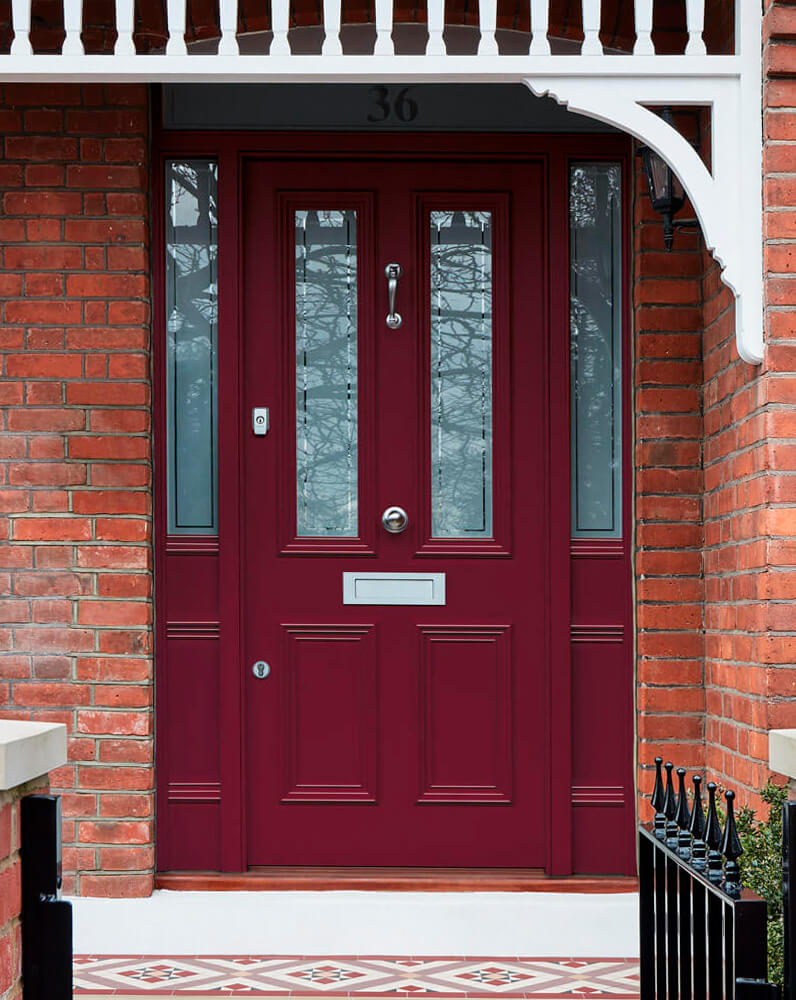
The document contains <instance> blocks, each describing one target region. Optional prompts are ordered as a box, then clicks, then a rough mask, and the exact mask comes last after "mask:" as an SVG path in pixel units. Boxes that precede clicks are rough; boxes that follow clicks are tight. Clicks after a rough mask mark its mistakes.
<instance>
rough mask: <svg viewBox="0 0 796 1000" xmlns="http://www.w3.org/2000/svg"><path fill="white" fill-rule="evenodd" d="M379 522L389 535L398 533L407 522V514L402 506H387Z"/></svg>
mask: <svg viewBox="0 0 796 1000" xmlns="http://www.w3.org/2000/svg"><path fill="white" fill-rule="evenodd" d="M381 523H382V524H383V525H384V528H385V530H386V531H389V532H390V534H391V535H400V533H401V532H402V531H403V530H404V529H405V528H406V526H407V524H409V515H408V514H407V513H406V511H405V510H404V509H403V507H388V508H387V510H385V511H384V513H383V514H382V515H381Z"/></svg>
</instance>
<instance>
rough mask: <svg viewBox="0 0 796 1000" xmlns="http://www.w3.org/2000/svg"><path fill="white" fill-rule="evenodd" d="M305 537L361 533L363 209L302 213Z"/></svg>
mask: <svg viewBox="0 0 796 1000" xmlns="http://www.w3.org/2000/svg"><path fill="white" fill-rule="evenodd" d="M296 476H297V484H296V485H297V504H296V507H297V528H298V534H299V535H356V534H357V242H356V212H354V211H342V212H337V211H299V212H296Z"/></svg>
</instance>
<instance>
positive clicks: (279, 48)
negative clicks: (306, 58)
mask: <svg viewBox="0 0 796 1000" xmlns="http://www.w3.org/2000/svg"><path fill="white" fill-rule="evenodd" d="M289 27H290V0H271V30H272V31H273V34H274V37H273V40H272V41H271V55H272V56H289V55H290V44H289V42H288V40H287V31H288V28H289Z"/></svg>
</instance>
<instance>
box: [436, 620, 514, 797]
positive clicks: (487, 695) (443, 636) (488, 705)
mask: <svg viewBox="0 0 796 1000" xmlns="http://www.w3.org/2000/svg"><path fill="white" fill-rule="evenodd" d="M420 635H421V643H422V649H421V653H420V670H421V688H420V714H421V719H420V725H421V730H420V731H421V735H422V740H423V742H422V746H421V750H420V763H421V768H422V777H421V788H420V799H419V800H418V801H420V802H459V803H461V804H468V803H473V802H506V803H510V802H511V800H512V791H513V789H512V763H513V762H512V749H513V745H514V734H513V721H512V720H513V716H514V712H513V708H512V661H511V630H510V629H509V628H508V627H506V628H492V629H487V628H478V627H464V628H456V629H450V628H421V630H420Z"/></svg>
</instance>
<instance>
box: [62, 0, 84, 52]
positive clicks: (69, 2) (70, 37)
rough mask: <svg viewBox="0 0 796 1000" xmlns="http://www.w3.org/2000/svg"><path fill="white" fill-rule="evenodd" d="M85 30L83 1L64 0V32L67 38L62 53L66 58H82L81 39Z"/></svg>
mask: <svg viewBox="0 0 796 1000" xmlns="http://www.w3.org/2000/svg"><path fill="white" fill-rule="evenodd" d="M82 28H83V2H82V0H64V31H65V32H66V36H65V38H64V43H63V45H62V46H61V52H62V54H63V55H65V56H82V55H83V42H82V41H81V39H80V32H81V29H82Z"/></svg>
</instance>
